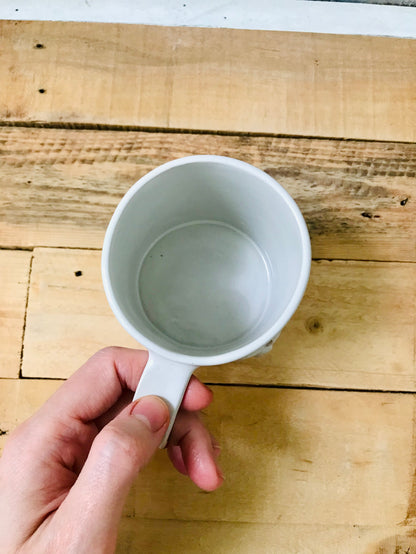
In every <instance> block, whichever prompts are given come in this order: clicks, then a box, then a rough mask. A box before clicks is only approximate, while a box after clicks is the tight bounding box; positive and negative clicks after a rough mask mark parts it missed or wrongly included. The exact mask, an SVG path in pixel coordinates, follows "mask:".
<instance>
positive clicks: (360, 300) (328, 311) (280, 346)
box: [22, 248, 416, 391]
mask: <svg viewBox="0 0 416 554" xmlns="http://www.w3.org/2000/svg"><path fill="white" fill-rule="evenodd" d="M100 258H101V253H100V252H97V251H89V250H76V249H63V248H59V249H54V248H36V249H35V250H34V258H33V264H32V272H31V279H30V290H29V301H28V310H27V318H26V329H25V337H24V350H23V365H22V375H23V376H24V377H48V378H66V377H68V376H69V375H70V374H71V373H72V372H73V371H75V369H77V367H78V366H80V365H81V364H82V363H83V362H84V361H85V359H86V358H88V357H89V356H90V355H92V354H93V353H94V352H95V351H96V350H98V349H99V348H102V347H104V346H108V345H112V344H117V345H120V346H129V347H137V343H136V342H135V341H134V340H133V339H132V338H131V337H130V336H129V335H128V334H127V332H125V331H124V329H123V328H122V327H121V325H120V324H119V323H118V322H117V321H116V319H115V317H114V315H113V314H112V312H111V311H110V308H109V307H108V305H107V301H106V298H105V295H104V292H103V288H102V283H101V273H100ZM415 280H416V264H406V263H386V262H351V261H333V262H329V261H324V260H321V261H316V262H313V264H312V271H311V277H310V282H309V285H308V288H307V291H306V294H305V297H304V299H303V301H302V303H301V305H300V307H299V308H298V310H297V312H296V314H295V316H294V317H293V318H292V320H291V321H290V322H289V323H288V325H287V326H286V328H285V329H284V330H283V332H282V335H281V337H280V338H279V339H278V341H277V342H276V344H275V346H274V348H273V350H272V351H271V352H270V353H268V354H266V355H264V356H261V357H258V358H251V359H249V360H240V361H237V362H234V363H232V364H227V365H226V366H218V367H210V368H204V369H200V370H199V375H200V377H201V378H202V379H203V380H205V381H208V382H212V383H214V382H218V383H246V384H247V383H251V384H261V385H289V386H317V387H335V388H351V389H375V390H407V391H414V390H416V384H415V365H414V345H415V327H416V324H415V312H414V305H415V287H414V283H415Z"/></svg>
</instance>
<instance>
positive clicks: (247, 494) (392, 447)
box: [0, 21, 416, 554]
mask: <svg viewBox="0 0 416 554" xmlns="http://www.w3.org/2000/svg"><path fill="white" fill-rule="evenodd" d="M415 54H416V42H415V41H411V40H401V39H386V38H381V37H380V38H371V37H340V36H325V35H309V34H296V33H277V32H268V33H264V32H256V31H236V30H225V29H222V30H220V29H190V28H187V29H183V28H182V29H181V28H176V29H172V28H157V27H141V26H130V25H104V24H97V25H93V24H73V23H48V22H44V23H40V22H20V23H17V22H5V21H2V22H0V82H1V87H0V122H3V123H4V126H2V127H0V191H1V193H0V249H1V248H6V249H9V250H0V268H1V270H0V283H1V287H0V342H1V349H0V352H1V353H0V377H3V378H1V379H0V448H1V446H2V445H3V443H4V441H5V440H6V439H7V437H8V435H9V433H10V431H11V430H12V429H13V428H14V427H15V426H16V425H17V424H19V423H20V422H21V421H23V420H24V419H25V418H26V417H28V416H29V415H31V414H32V413H33V412H34V411H35V410H36V409H37V408H38V407H39V406H40V405H41V404H42V403H43V402H44V401H45V400H46V399H47V398H48V396H49V395H50V394H52V393H53V391H54V390H56V388H57V387H58V386H59V384H60V383H61V381H60V380H59V379H62V378H65V377H67V376H68V375H69V374H71V373H72V372H73V371H74V370H75V369H76V368H77V367H78V366H79V365H80V364H81V363H83V362H84V361H85V359H86V358H87V357H88V356H89V355H91V354H92V353H93V352H94V351H95V350H96V349H97V348H100V347H101V346H106V345H108V344H114V343H118V344H124V345H130V346H134V345H135V343H134V341H133V340H132V339H131V338H130V337H129V336H128V335H127V334H126V333H125V332H124V331H123V330H122V328H121V326H120V325H119V324H118V323H117V321H116V320H115V318H114V316H113V315H112V314H111V312H110V309H109V308H108V306H107V303H106V300H105V297H104V293H103V290H102V285H101V276H100V270H99V263H100V251H99V250H100V248H101V245H102V240H103V237H104V232H105V228H106V226H107V223H108V221H109V219H110V217H111V214H112V212H113V210H114V208H115V206H116V204H117V203H118V201H119V200H120V198H121V197H122V195H123V194H124V193H125V192H126V190H127V189H128V188H129V187H130V186H131V185H132V184H133V183H134V182H135V181H136V180H137V179H139V178H140V177H141V176H142V175H144V174H145V173H146V172H148V171H149V170H150V169H152V168H154V167H156V166H158V165H160V164H161V163H163V162H166V161H168V160H170V159H174V158H178V157H181V156H185V155H191V154H221V155H226V156H232V157H235V158H239V159H242V160H245V161H247V162H250V163H252V164H254V165H256V166H257V167H260V168H261V169H264V170H265V171H267V172H268V173H269V174H270V175H272V176H273V177H274V178H276V180H278V181H279V182H280V183H281V184H282V185H283V186H284V187H285V188H286V189H287V190H288V192H289V193H290V194H291V195H292V196H293V197H294V198H295V199H296V201H297V203H298V204H299V206H300V208H301V210H302V212H303V213H304V215H305V219H306V221H307V224H308V227H309V230H310V234H311V239H312V247H313V256H314V258H315V262H314V263H313V265H312V273H311V279H310V283H309V286H308V289H307V292H306V295H305V298H304V300H303V302H302V304H301V306H300V307H299V309H298V311H297V313H296V314H295V316H294V318H293V319H292V321H291V322H290V323H289V324H288V326H287V327H286V329H285V330H284V331H283V333H282V336H281V338H280V339H279V340H278V341H277V343H276V345H275V347H274V348H273V350H272V352H271V353H269V354H268V355H266V356H264V357H262V358H258V359H251V360H246V361H241V362H235V363H234V364H229V365H227V366H225V367H213V368H201V369H200V370H199V375H200V376H201V378H202V379H204V380H205V381H208V382H211V383H217V384H214V385H213V389H214V398H215V400H214V403H213V405H212V406H211V407H210V408H209V409H208V410H207V413H206V415H205V417H206V420H207V424H208V426H209V428H210V429H211V430H212V432H213V433H214V435H216V436H217V438H218V440H219V442H220V443H221V445H222V455H221V465H222V467H223V469H224V472H225V474H226V481H225V484H224V486H223V488H222V489H220V490H219V491H217V492H215V493H212V494H202V493H201V492H200V491H198V490H197V489H196V487H195V486H193V485H192V484H191V483H189V482H188V481H187V480H186V479H185V478H184V477H183V476H181V475H179V474H176V473H175V472H174V470H173V469H172V468H171V466H170V464H169V462H168V461H167V458H166V453H165V452H158V454H157V456H156V458H155V459H154V460H153V461H152V463H151V464H150V465H149V466H148V468H147V469H146V470H145V471H144V472H143V474H142V475H140V476H139V478H138V479H137V481H136V483H135V485H134V487H133V489H132V491H131V494H130V495H129V498H128V502H127V504H126V507H125V511H124V516H123V520H122V524H121V528H120V536H119V542H118V552H119V553H123V554H133V552H138V551H143V552H152V553H163V554H165V553H172V554H173V553H179V552H180V553H181V554H182V553H192V554H193V553H195V554H196V553H198V554H200V553H204V552H206V553H210V554H211V553H212V552H215V553H220V554H221V553H224V554H229V553H232V552H235V553H237V552H238V553H239V554H240V553H243V554H246V553H247V554H249V553H250V554H251V553H253V552H262V553H263V552H264V553H273V554H275V553H286V552H287V553H290V554H291V553H298V552H299V553H304V552H305V553H306V552H312V553H314V554H315V553H319V554H322V553H324V554H325V553H328V554H333V553H335V552H336V553H338V552H339V553H340V554H344V553H345V554H352V553H357V554H358V553H359V554H393V553H394V554H399V553H400V554H404V553H407V554H416V539H415V537H416V482H415V452H416V448H415V436H416V433H415V418H414V414H415V399H416V397H415V394H414V393H415V391H416V385H415V351H416V349H415V327H416V324H415V282H416V279H415V272H416V264H415V263H412V262H415V261H416V226H415V221H416V203H415V201H414V199H415V197H416V195H415V187H416V161H415V160H416V145H415V144H411V143H410V144H409V143H406V141H415V138H416V134H415V129H416V111H415V108H414V106H415V97H414V90H415V81H416V66H415V64H414V58H415ZM45 125H49V126H50V128H42V126H45ZM71 126H75V127H77V128H74V129H71ZM101 126H102V128H101ZM118 126H123V127H124V126H125V127H126V128H125V129H124V130H122V129H121V128H120V130H117V128H118ZM140 127H144V128H148V129H150V128H151V127H158V128H163V131H164V132H150V131H149V132H144V131H142V132H139V131H137V130H134V129H137V128H140ZM100 128H101V130H100ZM175 128H177V129H191V130H192V129H193V130H195V131H196V132H195V133H180V132H172V129H175ZM204 129H205V130H209V131H210V132H211V133H205V134H203V133H201V130H204ZM165 131H166V132H165ZM167 131H168V132H167ZM216 131H222V132H227V131H232V132H237V134H234V135H232V134H228V135H227V134H221V135H216V134H214V133H215V132H216ZM238 133H250V134H245V135H244V134H238ZM253 133H262V134H263V136H255V135H253ZM265 133H271V134H273V135H278V134H290V135H304V136H314V137H316V138H303V139H295V138H279V137H277V136H264V134H265ZM322 136H326V137H330V138H331V140H327V139H320V138H318V137H322ZM334 137H338V138H348V139H351V138H355V139H357V138H358V139H362V138H368V139H372V140H373V141H374V140H380V141H381V140H390V141H393V140H394V141H405V142H401V143H400V142H362V141H359V140H333V138H334ZM39 247H40V248H39ZM45 247H56V248H45ZM21 248H23V249H30V250H32V249H34V251H33V252H22V251H18V250H16V249H21ZM10 249H12V250H10ZM13 249H14V250H13ZM330 260H333V261H330ZM31 261H32V266H31ZM31 267H32V271H31V272H30V268H31ZM77 272H82V274H81V275H79V274H78V273H77ZM77 274H78V276H77ZM27 295H28V306H27V310H26V311H25V305H26V298H27ZM22 339H23V344H22ZM22 347H23V348H22ZM21 356H23V360H21ZM21 362H22V375H21V378H19V379H17V377H18V376H19V368H20V364H21ZM6 377H13V379H10V378H6ZM29 377H31V378H29ZM39 377H47V378H48V379H40V378H39ZM51 377H52V379H50V378H51ZM244 384H246V385H247V384H250V385H253V386H244ZM254 385H255V386H254ZM281 386H283V388H281ZM279 387H280V388H279ZM296 387H297V388H296ZM310 387H312V389H316V388H318V389H319V390H311V389H310ZM327 388H329V389H345V390H322V389H327ZM346 389H354V390H346ZM360 389H364V391H363V390H361V391H360ZM366 390H368V391H370V390H372V391H373V392H365V391H366ZM376 391H384V392H376ZM386 391H407V392H405V393H400V392H386ZM409 391H410V392H409Z"/></svg>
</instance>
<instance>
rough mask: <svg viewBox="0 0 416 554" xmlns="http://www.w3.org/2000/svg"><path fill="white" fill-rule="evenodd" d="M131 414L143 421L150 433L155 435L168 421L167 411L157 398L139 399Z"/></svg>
mask: <svg viewBox="0 0 416 554" xmlns="http://www.w3.org/2000/svg"><path fill="white" fill-rule="evenodd" d="M131 414H132V415H134V417H137V419H140V421H143V423H145V424H146V425H147V426H148V428H149V429H150V431H151V432H152V433H156V432H157V431H159V429H161V428H162V427H163V426H164V425H166V423H167V422H168V420H169V410H168V407H167V406H166V404H165V403H164V402H163V400H162V399H161V398H159V397H158V396H144V397H143V398H140V399H139V400H138V401H137V402H136V404H135V405H134V406H133V408H132V410H131Z"/></svg>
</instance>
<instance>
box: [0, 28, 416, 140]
mask: <svg viewBox="0 0 416 554" xmlns="http://www.w3.org/2000/svg"><path fill="white" fill-rule="evenodd" d="M415 55H416V42H415V41H414V40H409V39H394V38H385V37H365V36H342V35H325V34H317V33H288V32H276V31H254V30H236V29H212V28H211V29H200V28H191V27H186V28H185V27H157V26H144V25H120V24H100V23H68V22H67V23H63V22H27V21H21V22H16V21H14V22H13V21H1V22H0V82H1V83H2V87H1V90H0V120H3V121H18V122H21V121H25V122H30V121H43V122H51V121H52V122H66V123H71V122H78V123H96V124H119V125H120V124H121V125H136V126H137V125H139V126H153V127H163V128H165V127H167V128H187V129H207V130H214V131H217V130H225V131H242V132H253V131H257V132H271V133H276V134H289V135H304V136H327V137H348V138H361V139H372V140H396V141H397V140H399V141H414V140H415V138H416V135H415V128H416V110H415V102H414V87H415V81H416V68H415V65H414V58H415Z"/></svg>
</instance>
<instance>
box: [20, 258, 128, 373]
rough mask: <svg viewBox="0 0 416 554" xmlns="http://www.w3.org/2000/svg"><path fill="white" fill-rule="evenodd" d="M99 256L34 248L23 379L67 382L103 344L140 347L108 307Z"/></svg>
mask: <svg viewBox="0 0 416 554" xmlns="http://www.w3.org/2000/svg"><path fill="white" fill-rule="evenodd" d="M100 257H101V253H100V252H91V251H84V250H65V249H56V250H55V249H42V248H40V249H36V250H35V255H34V260H33V266H32V279H31V287H30V293H29V304H28V315H27V322H26V334H25V345H24V356H23V364H22V374H23V375H24V376H28V377H55V378H66V377H69V375H71V374H72V373H73V372H74V371H75V370H76V369H78V367H80V366H81V365H82V364H83V363H84V362H85V361H86V359H87V358H89V357H90V356H92V354H94V353H95V352H96V351H97V350H99V349H100V348H103V347H104V346H110V345H113V344H116V345H121V346H130V347H133V348H137V347H138V346H139V345H138V344H137V342H136V341H134V340H133V339H132V338H131V337H130V336H129V335H128V334H127V332H126V331H124V329H123V328H122V327H121V325H120V324H119V323H118V322H117V321H116V319H115V317H114V316H113V314H112V312H111V310H110V308H109V306H108V304H107V300H106V298H105V294H104V290H103V287H102V282H101V272H100V259H101V258H100ZM78 271H81V272H82V275H80V276H79V277H77V276H76V272H78Z"/></svg>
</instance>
